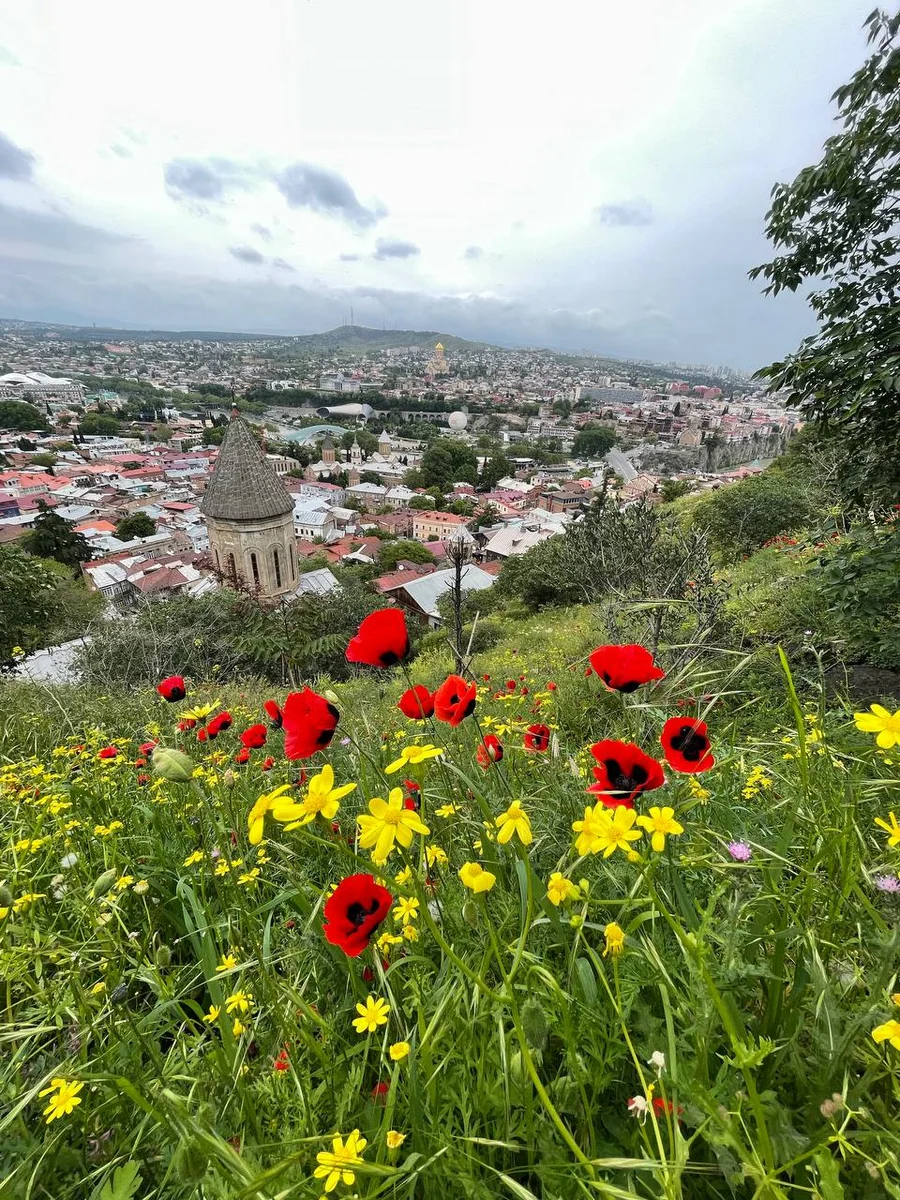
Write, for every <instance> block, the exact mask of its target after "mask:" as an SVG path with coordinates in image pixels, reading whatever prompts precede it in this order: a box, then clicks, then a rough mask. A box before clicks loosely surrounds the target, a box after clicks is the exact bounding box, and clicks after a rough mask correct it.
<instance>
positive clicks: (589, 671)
mask: <svg viewBox="0 0 900 1200" xmlns="http://www.w3.org/2000/svg"><path fill="white" fill-rule="evenodd" d="M593 673H594V672H593V671H592V670H591V668H590V667H585V668H584V677H585V679H587V677H588V676H589V675H593Z"/></svg>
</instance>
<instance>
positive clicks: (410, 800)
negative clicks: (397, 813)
mask: <svg viewBox="0 0 900 1200" xmlns="http://www.w3.org/2000/svg"><path fill="white" fill-rule="evenodd" d="M403 807H404V808H405V809H406V811H407V812H418V811H419V809H420V808H421V804H420V802H419V797H418V796H417V795H416V793H415V792H413V793H412V794H411V795H409V796H404V797H403Z"/></svg>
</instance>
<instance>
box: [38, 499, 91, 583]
mask: <svg viewBox="0 0 900 1200" xmlns="http://www.w3.org/2000/svg"><path fill="white" fill-rule="evenodd" d="M38 508H39V509H40V514H39V515H38V516H37V517H36V518H35V522H34V527H33V528H32V529H30V530H29V531H28V533H27V534H26V535H25V537H24V538H22V545H23V546H24V547H25V549H26V550H27V551H28V553H29V554H35V555H37V556H38V558H55V559H56V561H57V562H59V563H62V564H63V566H66V567H71V568H72V569H73V570H75V571H77V570H78V568H79V566H80V565H81V563H83V562H88V561H89V560H90V557H91V549H90V546H88V544H87V542H86V541H85V538H84V534H81V533H76V532H75V527H74V525H73V524H72V522H71V521H67V520H65V518H64V517H60V516H58V515H57V514H56V513H55V512H53V510H52V509H50V508H48V507H47V505H46V504H43V503H40V504H39V505H38Z"/></svg>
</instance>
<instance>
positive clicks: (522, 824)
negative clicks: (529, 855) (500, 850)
mask: <svg viewBox="0 0 900 1200" xmlns="http://www.w3.org/2000/svg"><path fill="white" fill-rule="evenodd" d="M494 824H495V825H496V826H497V828H498V829H499V830H500V832H499V833H498V834H497V841H498V842H499V843H500V844H501V846H505V845H506V843H507V842H508V841H509V840H510V839H511V838H512V836H513V834H514V833H516V834H518V835H519V841H520V842H521V843H522V845H523V846H527V845H528V844H529V842H531V841H532V840H533V837H534V835H533V834H532V832H531V821H530V820H529V819H528V814H527V813H526V812H525V810H524V809H523V808H522V801H521V800H513V802H512V804H510V806H509V808H508V809H507V810H506V812H503V813H501V814H500V816H499V817H497V819H496V821H495V822H494Z"/></svg>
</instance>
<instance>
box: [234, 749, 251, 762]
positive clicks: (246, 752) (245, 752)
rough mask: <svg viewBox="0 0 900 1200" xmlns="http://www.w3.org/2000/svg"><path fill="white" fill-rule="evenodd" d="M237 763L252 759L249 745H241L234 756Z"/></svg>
mask: <svg viewBox="0 0 900 1200" xmlns="http://www.w3.org/2000/svg"><path fill="white" fill-rule="evenodd" d="M234 761H235V762H236V763H245V762H249V761H250V749H249V747H248V746H241V748H240V750H238V752H237V754H236V755H235V756H234Z"/></svg>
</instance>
